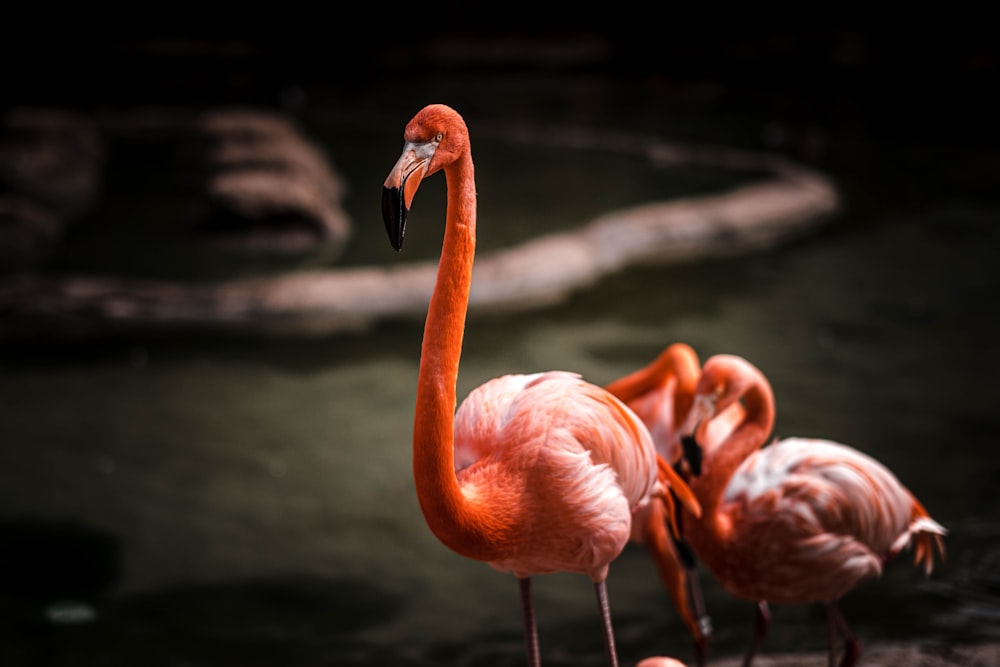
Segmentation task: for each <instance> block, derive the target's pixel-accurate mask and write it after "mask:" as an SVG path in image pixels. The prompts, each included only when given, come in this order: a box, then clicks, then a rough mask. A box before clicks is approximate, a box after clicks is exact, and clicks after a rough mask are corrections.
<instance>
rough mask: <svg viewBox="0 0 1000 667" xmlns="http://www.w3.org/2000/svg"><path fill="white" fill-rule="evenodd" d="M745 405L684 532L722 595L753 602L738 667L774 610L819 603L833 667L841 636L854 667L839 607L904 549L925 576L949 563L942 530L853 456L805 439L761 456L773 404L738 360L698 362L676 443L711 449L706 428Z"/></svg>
mask: <svg viewBox="0 0 1000 667" xmlns="http://www.w3.org/2000/svg"><path fill="white" fill-rule="evenodd" d="M741 400H742V402H743V409H744V411H745V414H744V417H743V419H742V420H741V421H740V422H739V423H738V424H737V425H736V427H735V428H734V429H733V430H732V432H731V433H730V434H729V435H728V437H726V438H725V440H724V441H723V442H721V443H716V444H715V445H714V446H713V447H711V448H708V449H707V450H706V451H705V453H704V460H703V470H702V474H701V476H697V477H692V478H691V480H690V484H691V489H692V490H693V491H694V492H695V495H696V496H697V498H698V500H699V502H700V503H701V506H702V511H703V515H702V518H701V520H698V521H690V522H686V523H685V524H684V537H685V539H686V540H688V541H689V542H690V544H691V546H692V548H693V549H694V551H695V553H696V554H697V556H698V557H699V558H700V559H701V560H702V561H703V562H704V563H705V565H706V566H707V567H708V569H709V570H710V571H711V572H712V574H713V575H714V576H715V578H716V579H717V580H718V581H719V583H720V584H721V585H722V587H723V588H725V589H726V590H727V591H728V592H730V593H732V594H733V595H736V596H738V597H741V598H744V599H747V600H753V601H755V602H757V626H756V632H755V635H754V639H753V642H752V643H751V645H750V647H749V649H748V651H747V653H746V655H745V656H744V661H743V664H744V666H749V665H750V664H751V662H752V661H753V657H754V655H755V653H756V651H757V649H758V647H759V644H760V642H761V640H762V639H763V637H764V635H765V634H766V632H767V629H768V625H769V623H770V612H769V608H768V603H769V602H770V603H784V604H805V603H821V604H823V605H825V607H826V610H827V618H828V633H829V634H828V637H829V645H830V651H829V664H830V665H831V667H832V666H833V665H834V664H835V662H836V653H837V647H836V639H837V636H838V635H839V636H840V637H841V638H842V639H843V642H844V646H845V649H844V654H843V660H842V662H841V665H842V667H850V666H852V665H855V664H857V661H858V658H859V657H860V654H861V645H860V642H859V641H858V639H857V637H855V635H854V633H853V632H852V631H851V629H850V627H849V626H848V625H847V622H846V621H845V619H844V617H843V615H842V614H841V613H840V611H839V609H838V607H837V602H838V600H840V598H841V597H843V596H844V595H845V594H847V593H848V592H849V591H851V590H852V589H853V588H855V587H856V586H857V585H858V584H860V583H861V582H863V581H866V580H868V579H872V578H874V577H878V576H880V575H881V573H882V568H883V566H884V565H885V564H886V563H887V562H888V561H890V560H892V559H893V558H894V557H896V556H897V555H899V554H900V552H902V551H903V550H904V549H906V548H908V547H911V546H912V547H913V550H914V555H915V558H914V560H915V564H917V565H920V566H922V567H923V569H924V572H925V574H928V575H929V574H930V573H931V571H932V569H933V567H934V558H935V553H936V554H937V555H939V556H940V557H941V558H943V557H944V542H943V536H944V535H945V534H946V531H945V529H944V528H943V527H942V526H941V525H940V524H939V523H937V522H936V521H934V520H933V519H932V518H931V517H930V515H929V514H928V513H927V511H926V510H925V509H924V507H923V506H922V505H921V504H920V502H918V501H917V499H916V498H915V497H914V496H913V494H911V493H910V492H909V491H908V490H907V489H906V488H905V487H904V486H903V485H902V484H901V483H900V482H899V480H898V479H897V478H896V476H895V475H893V473H892V472H890V471H889V470H888V469H887V468H886V467H885V466H883V465H882V464H881V463H879V462H878V461H876V460H874V459H873V458H871V457H870V456H867V455H866V454H863V453H861V452H859V451H858V450H856V449H853V448H851V447H848V446H846V445H842V444H839V443H835V442H830V441H828V440H816V439H806V438H787V439H784V440H780V441H776V442H773V443H772V444H770V445H768V446H767V447H764V448H763V449H762V448H761V447H762V446H763V445H764V444H765V442H766V440H767V438H768V436H769V434H770V432H771V428H772V426H773V424H774V396H773V393H772V390H771V385H770V383H769V382H768V381H767V379H766V378H765V377H764V375H763V373H761V372H760V370H759V369H757V368H756V367H755V366H753V365H752V364H750V363H749V362H748V361H746V360H745V359H743V358H741V357H738V356H734V355H716V356H714V357H711V358H709V359H708V360H707V361H706V362H705V365H704V367H703V368H702V373H701V377H700V378H699V379H698V383H697V386H696V389H695V394H694V402H693V404H692V406H691V409H690V411H689V412H688V415H687V418H686V419H685V423H684V425H683V426H682V427H681V429H680V435H681V437H682V438H687V437H691V436H692V435H693V437H694V438H695V440H696V441H697V442H698V443H700V442H703V441H707V440H708V437H707V435H706V434H707V431H708V428H709V424H710V423H711V420H712V419H713V418H714V417H715V416H716V415H718V414H720V413H721V412H723V411H724V410H726V409H727V407H728V406H730V405H733V404H734V403H736V402H737V401H741Z"/></svg>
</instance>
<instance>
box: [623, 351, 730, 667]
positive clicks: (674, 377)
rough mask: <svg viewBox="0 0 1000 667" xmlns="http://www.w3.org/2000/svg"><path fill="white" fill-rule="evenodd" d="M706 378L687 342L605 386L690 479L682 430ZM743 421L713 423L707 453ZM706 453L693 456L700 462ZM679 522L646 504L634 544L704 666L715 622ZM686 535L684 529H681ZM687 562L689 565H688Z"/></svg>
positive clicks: (692, 466) (694, 468)
mask: <svg viewBox="0 0 1000 667" xmlns="http://www.w3.org/2000/svg"><path fill="white" fill-rule="evenodd" d="M700 374H701V361H700V360H699V359H698V355H697V353H696V352H695V351H694V349H692V348H691V346H690V345H687V344H686V343H673V344H671V345H668V346H667V347H666V348H664V350H663V351H662V352H661V353H660V354H659V355H658V356H657V357H656V359H654V360H653V361H652V363H650V364H648V365H647V366H645V367H643V368H640V369H639V370H636V371H633V372H632V373H629V374H628V375H625V376H623V377H621V378H618V379H617V380H615V381H613V382H611V383H609V384H608V385H606V386H605V389H607V390H608V391H610V392H611V393H612V394H614V395H615V396H617V397H618V398H619V399H621V400H622V401H623V402H625V404H626V405H628V406H629V407H630V408H631V409H632V411H633V412H635V413H636V415H637V416H638V417H639V418H640V419H641V420H642V421H643V423H644V424H645V425H646V427H647V428H648V429H649V432H650V435H652V436H653V442H654V444H655V446H656V451H657V454H659V455H660V457H661V458H663V459H664V460H665V461H667V462H668V463H671V464H675V465H678V466H679V467H682V468H683V467H684V466H686V469H684V470H683V474H684V477H685V479H689V478H690V476H691V474H692V473H693V472H694V473H698V474H700V472H701V471H700V460H693V461H689V460H688V459H686V458H685V457H683V456H682V454H683V452H682V450H681V442H680V436H679V435H678V429H679V428H680V426H681V423H682V422H683V421H684V419H685V418H686V417H687V414H688V412H689V411H690V409H691V404H692V403H693V401H694V390H695V385H696V383H697V382H698V377H699V375H700ZM742 418H743V408H742V406H741V405H740V404H739V403H734V404H733V405H732V406H730V407H729V408H728V409H726V410H725V411H724V412H723V413H722V414H721V415H719V416H718V417H717V418H716V419H713V420H711V421H710V422H709V423H708V424H707V427H706V428H707V429H708V431H707V432H706V435H705V438H706V442H705V443H704V447H705V448H710V447H714V446H715V445H717V444H718V443H720V442H722V441H723V440H725V438H726V437H727V436H728V435H729V433H730V431H731V430H732V429H733V428H734V427H735V426H736V424H737V423H738V422H739V421H740V420H741V419H742ZM700 454H701V449H700V448H697V447H696V448H695V449H694V450H693V451H692V452H689V456H691V457H692V458H694V456H695V455H700ZM679 520H680V519H679V518H675V517H671V516H670V515H669V509H668V508H667V506H666V505H665V504H664V503H663V502H662V501H659V499H655V500H654V501H653V502H651V503H649V504H648V505H646V506H645V507H644V508H643V509H642V510H641V511H640V512H638V513H637V515H636V516H635V517H634V518H633V523H632V539H633V541H635V542H636V543H638V544H643V545H645V547H646V549H647V550H648V551H649V553H650V556H651V557H652V558H653V562H654V564H655V565H656V568H657V572H658V573H659V576H660V580H661V581H662V582H663V584H664V587H665V588H666V589H667V593H668V594H669V595H670V597H671V600H672V601H673V604H674V608H675V609H676V610H677V613H678V615H679V616H680V618H681V621H682V622H683V623H684V625H685V626H686V627H687V628H688V632H689V633H690V634H691V637H692V639H693V640H694V647H695V657H696V664H697V665H698V666H699V667H703V666H704V665H705V664H706V663H707V660H708V638H709V636H710V634H711V630H712V627H711V621H710V619H709V617H708V615H707V614H706V613H705V607H704V602H703V600H702V595H701V587H700V586H699V584H698V582H697V570H696V569H695V563H694V560H693V558H694V557H693V554H691V551H690V547H688V546H687V544H686V543H685V542H684V541H683V540H682V539H678V538H676V537H675V535H674V534H672V533H671V532H670V531H668V530H667V525H668V524H671V525H673V524H674V523H675V522H676V521H679ZM680 530H681V532H683V526H681V527H680ZM682 563H683V565H682Z"/></svg>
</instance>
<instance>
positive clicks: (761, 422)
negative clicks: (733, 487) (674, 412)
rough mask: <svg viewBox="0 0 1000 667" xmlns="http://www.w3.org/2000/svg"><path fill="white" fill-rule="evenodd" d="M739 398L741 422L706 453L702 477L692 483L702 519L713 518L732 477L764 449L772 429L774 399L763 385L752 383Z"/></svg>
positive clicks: (761, 383)
mask: <svg viewBox="0 0 1000 667" xmlns="http://www.w3.org/2000/svg"><path fill="white" fill-rule="evenodd" d="M742 398H743V406H744V409H745V412H744V415H743V419H742V420H741V421H740V422H739V423H738V424H737V425H736V426H735V428H733V430H732V432H731V433H730V434H729V437H728V438H726V439H725V441H723V442H721V443H719V445H718V446H716V447H713V448H712V449H711V450H710V454H709V455H708V456H707V457H706V459H705V461H704V464H703V465H704V474H703V475H702V476H701V477H700V478H697V479H696V480H695V481H694V482H693V483H692V489H693V490H694V491H695V494H696V495H697V497H698V500H699V502H700V503H701V505H702V512H703V515H704V516H713V515H714V513H715V510H716V509H717V508H718V506H719V503H720V502H721V500H722V494H723V493H724V492H725V490H726V486H727V485H728V484H729V480H730V478H732V476H733V473H734V472H736V469H737V468H738V467H739V466H740V464H741V463H743V461H744V460H746V458H747V457H748V456H750V455H751V454H753V453H754V452H755V451H757V450H758V449H760V448H761V447H762V446H763V445H764V443H765V441H766V440H767V437H768V436H769V435H770V433H771V429H772V428H773V426H774V399H773V395H772V394H771V390H770V388H769V387H768V386H767V385H766V384H764V383H763V382H755V383H754V384H752V385H751V386H750V387H749V388H748V389H747V391H746V392H745V393H744V394H743V396H742ZM705 426H707V425H703V426H702V428H705Z"/></svg>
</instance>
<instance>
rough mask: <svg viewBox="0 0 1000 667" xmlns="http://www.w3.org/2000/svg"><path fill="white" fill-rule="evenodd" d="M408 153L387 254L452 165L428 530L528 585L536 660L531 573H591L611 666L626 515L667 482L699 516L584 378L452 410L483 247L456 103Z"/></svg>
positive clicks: (422, 373) (496, 387)
mask: <svg viewBox="0 0 1000 667" xmlns="http://www.w3.org/2000/svg"><path fill="white" fill-rule="evenodd" d="M403 136H404V142H405V143H404V146H403V152H402V155H401V156H400V157H399V160H398V161H397V162H396V164H395V166H393V168H392V170H391V171H390V172H389V176H388V177H387V178H386V180H385V186H384V190H383V193H382V215H383V219H384V222H385V225H386V231H387V232H388V235H389V241H390V243H391V244H392V246H393V247H394V248H395V249H396V250H399V249H400V248H401V247H402V242H403V234H404V231H405V224H406V215H407V212H408V211H409V208H410V205H411V203H412V201H413V197H414V194H415V193H416V191H417V188H418V186H419V185H420V182H421V181H422V180H423V179H424V178H425V177H426V176H429V175H431V174H433V173H435V172H437V171H444V174H445V179H446V183H447V187H448V204H447V213H446V220H445V232H444V241H443V245H442V249H441V260H440V263H439V266H438V275H437V281H436V283H435V286H434V291H433V293H432V295H431V299H430V305H429V307H428V311H427V319H426V322H425V326H424V337H423V346H422V349H421V356H420V370H419V375H418V378H417V397H416V416H415V419H414V433H413V474H414V479H415V482H416V491H417V498H418V500H419V502H420V508H421V510H422V511H423V514H424V518H425V520H426V521H427V524H428V526H429V527H430V529H431V531H432V532H433V533H434V535H435V536H436V537H437V538H438V539H439V540H441V542H442V543H444V544H445V545H446V546H447V547H448V548H450V549H452V550H453V551H455V552H457V553H459V554H461V555H463V556H466V557H468V558H472V559H476V560H480V561H485V562H487V563H489V564H490V565H491V566H493V567H494V568H496V569H498V570H501V571H510V572H512V573H513V574H514V576H516V577H517V579H518V580H519V582H520V592H521V601H522V613H523V615H524V628H525V638H526V643H527V652H528V662H529V664H530V665H531V666H532V667H537V666H538V665H539V664H540V652H539V644H538V632H537V627H536V624H535V615H534V605H533V601H532V595H531V577H532V576H533V575H538V574H545V573H552V572H560V571H565V572H575V573H579V574H585V575H587V576H589V577H590V579H591V581H592V582H593V583H594V587H595V590H596V593H597V601H598V607H599V610H600V613H601V619H602V624H603V631H604V642H605V649H606V651H607V657H608V661H609V663H610V664H611V665H612V666H613V667H617V665H618V658H617V652H616V649H615V641H614V631H613V629H612V625H611V615H610V611H609V606H608V599H607V591H606V586H605V580H606V578H607V574H608V568H609V565H610V563H611V561H612V560H614V559H615V558H616V557H617V556H618V554H619V553H620V552H621V551H622V549H623V548H624V547H625V544H626V543H627V542H628V539H629V533H630V529H631V521H632V512H633V511H636V510H638V509H640V508H641V507H642V506H643V505H645V504H648V503H649V502H650V501H651V498H653V497H657V496H659V497H663V498H664V499H666V500H667V501H669V500H670V496H669V495H668V493H667V489H666V486H667V485H669V486H670V487H671V488H673V490H674V492H675V493H677V494H678V497H679V498H680V499H681V500H682V502H685V503H687V506H688V507H689V509H690V511H692V512H694V513H695V514H699V509H698V505H697V503H696V502H695V501H694V498H693V495H692V494H691V492H690V489H688V488H687V486H686V485H685V484H684V482H683V481H682V480H681V479H680V477H679V476H678V475H677V474H676V473H674V471H673V469H671V468H670V467H669V466H666V465H659V464H658V458H657V456H656V452H655V449H654V447H653V442H652V439H651V437H650V435H649V432H648V431H647V429H646V427H645V426H643V424H642V422H641V421H640V420H639V419H638V418H637V417H636V416H635V414H634V413H633V412H632V411H631V410H629V409H628V408H627V407H626V406H625V405H624V404H623V403H622V402H621V401H619V400H618V399H616V398H615V397H614V396H613V395H612V394H610V393H608V392H607V391H605V390H604V389H602V388H600V387H598V386H596V385H593V384H590V383H587V382H584V381H583V380H582V379H581V378H580V377H579V376H578V375H575V374H571V373H566V372H561V371H550V372H547V373H536V374H532V375H505V376H503V377H500V378H496V379H494V380H490V381H488V382H486V383H485V384H483V385H480V386H479V387H478V388H476V389H474V390H473V391H472V392H471V393H470V394H469V396H468V397H467V398H466V399H465V400H464V401H463V402H462V404H461V405H460V406H459V407H458V410H457V412H456V410H455V405H456V382H457V379H458V367H459V360H460V357H461V352H462V339H463V335H464V329H465V317H466V313H467V310H468V300H469V289H470V285H471V282H472V265H473V258H474V254H475V239H476V187H475V179H474V169H473V161H472V152H471V149H470V143H469V131H468V128H467V126H466V124H465V121H464V120H463V119H462V117H461V116H460V115H459V114H458V113H457V112H456V111H455V110H454V109H452V108H450V107H448V106H445V105H441V104H434V105H430V106H427V107H425V108H424V109H422V110H421V111H420V112H418V113H417V115H416V116H414V118H413V119H412V120H411V121H410V122H409V123H408V124H407V126H406V129H405V131H404V135H403Z"/></svg>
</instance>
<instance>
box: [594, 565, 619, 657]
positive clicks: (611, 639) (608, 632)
mask: <svg viewBox="0 0 1000 667" xmlns="http://www.w3.org/2000/svg"><path fill="white" fill-rule="evenodd" d="M594 589H595V590H596V591H597V606H598V608H599V609H600V610H601V622H602V623H603V625H604V648H605V650H606V652H607V655H608V664H609V665H610V666H611V667H618V651H617V650H616V649H615V631H614V629H613V628H612V627H611V609H610V607H609V606H608V589H607V587H606V586H605V585H604V581H603V580H601V581H599V582H597V583H596V584H594Z"/></svg>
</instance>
